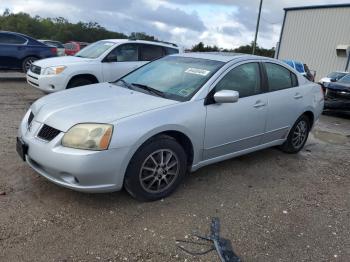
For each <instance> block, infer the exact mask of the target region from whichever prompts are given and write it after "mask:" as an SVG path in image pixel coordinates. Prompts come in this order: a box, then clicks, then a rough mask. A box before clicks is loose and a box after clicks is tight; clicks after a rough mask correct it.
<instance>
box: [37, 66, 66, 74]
mask: <svg viewBox="0 0 350 262" xmlns="http://www.w3.org/2000/svg"><path fill="white" fill-rule="evenodd" d="M64 69H66V67H65V66H51V67H47V68H45V69H44V70H43V73H42V74H43V75H58V74H60V73H62V72H63V71H64Z"/></svg>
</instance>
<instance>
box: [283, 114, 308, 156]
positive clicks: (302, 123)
mask: <svg viewBox="0 0 350 262" xmlns="http://www.w3.org/2000/svg"><path fill="white" fill-rule="evenodd" d="M310 127H311V123H310V120H309V118H308V117H307V116H306V115H302V116H300V117H299V118H298V120H297V121H296V122H295V124H294V125H293V127H292V129H291V130H290V132H289V135H288V138H287V140H286V141H285V142H284V143H283V145H282V146H281V149H282V151H283V152H286V153H290V154H295V153H298V152H299V151H300V150H301V149H302V148H303V147H304V145H305V143H306V140H307V138H308V136H309V132H310Z"/></svg>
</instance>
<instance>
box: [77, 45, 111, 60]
mask: <svg viewBox="0 0 350 262" xmlns="http://www.w3.org/2000/svg"><path fill="white" fill-rule="evenodd" d="M114 45H115V43H113V42H108V41H99V42H96V43H93V44H91V45H89V46H87V47H85V48H84V49H82V50H80V51H79V52H78V53H76V55H75V56H78V57H83V58H97V57H99V56H101V55H102V54H103V53H104V52H106V51H107V50H108V49H110V48H111V47H112V46H114Z"/></svg>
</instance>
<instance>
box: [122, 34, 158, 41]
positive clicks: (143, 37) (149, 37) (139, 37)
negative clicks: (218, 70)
mask: <svg viewBox="0 0 350 262" xmlns="http://www.w3.org/2000/svg"><path fill="white" fill-rule="evenodd" d="M129 39H133V40H148V41H157V40H158V39H157V38H155V37H154V36H152V35H147V34H146V33H144V32H132V33H131V34H130V36H129Z"/></svg>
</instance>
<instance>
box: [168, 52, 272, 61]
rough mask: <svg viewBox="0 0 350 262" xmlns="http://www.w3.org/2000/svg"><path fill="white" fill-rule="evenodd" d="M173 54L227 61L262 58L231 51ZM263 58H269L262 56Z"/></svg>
mask: <svg viewBox="0 0 350 262" xmlns="http://www.w3.org/2000/svg"><path fill="white" fill-rule="evenodd" d="M174 56H183V57H193V58H202V59H208V60H216V61H221V62H224V63H227V62H229V61H232V60H234V59H238V58H243V57H244V58H262V57H261V56H255V55H248V54H241V53H233V52H190V53H182V54H176V55H174ZM264 59H269V58H267V57H264Z"/></svg>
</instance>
